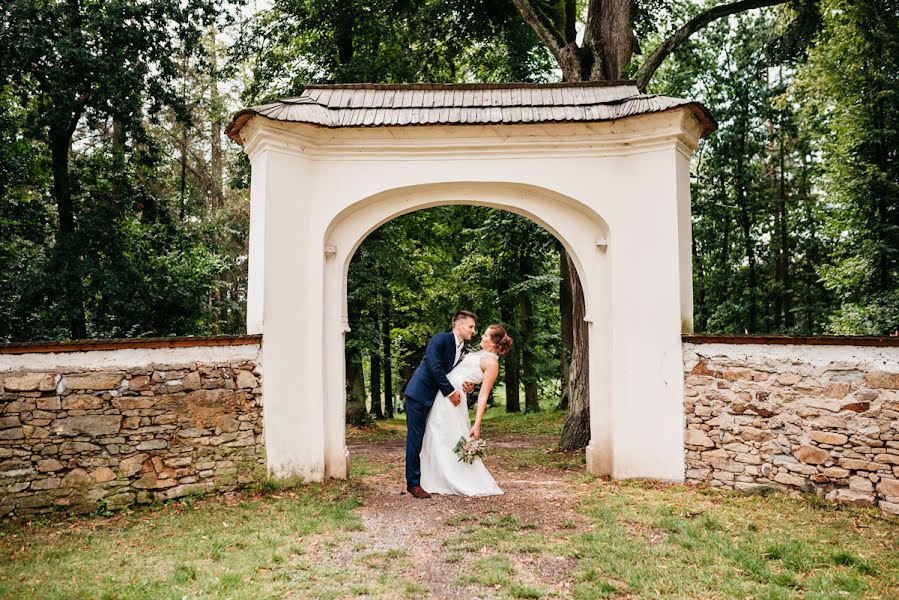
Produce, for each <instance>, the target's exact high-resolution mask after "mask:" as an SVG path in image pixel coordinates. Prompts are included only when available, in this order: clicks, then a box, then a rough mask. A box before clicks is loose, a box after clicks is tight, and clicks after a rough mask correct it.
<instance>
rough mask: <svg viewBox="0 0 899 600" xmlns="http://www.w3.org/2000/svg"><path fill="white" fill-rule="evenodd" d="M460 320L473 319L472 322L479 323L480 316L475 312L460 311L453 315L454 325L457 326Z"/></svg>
mask: <svg viewBox="0 0 899 600" xmlns="http://www.w3.org/2000/svg"><path fill="white" fill-rule="evenodd" d="M459 319H471V320H472V321H477V320H478V316H477V315H476V314H474V313H473V312H470V311H467V310H460V311H457V312H456V314H454V315H453V325H455V324H456V321H458V320H459Z"/></svg>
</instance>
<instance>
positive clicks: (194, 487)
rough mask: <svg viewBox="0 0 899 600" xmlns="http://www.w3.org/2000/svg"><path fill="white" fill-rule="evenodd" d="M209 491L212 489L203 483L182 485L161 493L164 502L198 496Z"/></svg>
mask: <svg viewBox="0 0 899 600" xmlns="http://www.w3.org/2000/svg"><path fill="white" fill-rule="evenodd" d="M210 489H212V488H211V487H210V486H209V485H207V484H205V483H186V484H182V485H176V486H175V487H173V488H171V489H169V490H166V491H165V492H164V493H163V497H164V498H165V499H166V500H171V499H173V498H182V497H184V496H196V495H199V494H205V493H206V492H208V491H209V490H210Z"/></svg>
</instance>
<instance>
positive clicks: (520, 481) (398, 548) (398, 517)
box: [329, 437, 588, 598]
mask: <svg viewBox="0 0 899 600" xmlns="http://www.w3.org/2000/svg"><path fill="white" fill-rule="evenodd" d="M491 442H492V446H493V450H492V452H491V455H490V456H489V457H488V458H487V465H488V467H489V468H490V470H491V472H492V473H493V475H494V477H495V478H496V480H497V482H498V483H499V485H500V487H501V488H502V489H503V490H504V491H505V495H503V496H499V497H488V498H465V497H459V496H438V495H435V496H434V497H433V498H432V499H430V500H420V499H416V498H413V497H411V496H410V495H409V494H407V493H406V492H405V486H404V476H403V469H404V448H405V446H404V444H403V442H402V441H380V442H365V443H354V444H351V445H350V446H349V450H350V455H351V457H352V459H355V460H357V461H361V463H362V464H363V465H365V469H364V470H365V471H366V472H368V473H369V474H366V475H363V476H362V478H361V488H362V495H363V506H361V507H360V508H359V509H357V514H359V515H360V516H361V519H362V523H363V530H361V531H359V532H355V533H353V534H352V536H351V539H349V540H347V541H345V542H344V543H341V544H340V546H339V547H338V548H335V549H333V550H332V551H331V552H330V553H329V554H330V557H329V558H330V559H331V560H337V561H341V562H343V563H344V564H350V563H351V562H358V561H359V560H364V557H365V556H366V555H367V556H372V555H373V554H375V553H377V554H378V555H380V556H388V557H389V556H392V557H403V558H404V559H405V560H402V561H394V562H395V563H396V565H398V566H399V567H400V568H399V572H396V574H397V575H400V576H401V577H402V578H404V579H406V580H407V581H410V580H411V581H413V582H415V584H416V585H417V586H418V588H419V589H420V591H421V592H422V594H421V596H422V597H431V598H489V597H494V596H495V595H496V594H494V593H493V591H492V589H491V587H490V586H489V585H485V584H484V582H483V581H481V582H479V583H478V584H466V583H465V582H466V581H467V580H470V579H471V578H472V577H474V578H478V577H483V576H484V575H483V573H479V572H478V569H479V568H481V569H482V568H483V562H479V560H480V561H483V559H485V558H489V557H495V556H501V557H504V558H505V559H507V560H508V561H509V564H511V565H512V567H513V568H514V572H513V573H510V574H509V578H510V579H514V580H516V581H517V582H520V583H521V584H523V585H526V586H531V587H535V588H538V589H541V590H543V592H544V593H548V595H550V596H553V595H556V594H559V593H562V595H564V590H565V589H566V588H567V587H568V586H569V585H570V581H571V579H570V573H571V571H572V570H573V569H574V567H575V566H576V561H575V559H573V558H571V557H566V556H559V555H557V554H564V552H560V551H559V546H558V545H559V544H560V543H561V544H564V539H565V537H566V536H567V535H569V534H571V533H572V532H573V531H574V530H575V528H578V529H581V530H582V525H583V519H582V518H581V517H580V515H578V513H577V512H576V507H577V506H578V504H579V502H580V500H581V498H582V496H583V495H584V494H585V493H586V492H587V488H588V485H587V484H586V483H578V481H577V479H578V478H576V477H572V476H571V475H572V472H571V471H564V470H562V469H558V468H553V467H547V466H545V465H542V464H541V465H538V466H530V465H522V464H521V461H520V460H519V461H516V460H514V458H515V456H516V455H517V454H518V453H519V451H521V450H522V449H525V450H530V451H532V452H534V451H536V452H541V451H542V450H540V449H542V448H548V447H551V446H552V442H553V440H552V439H550V438H547V439H542V438H539V437H528V438H516V437H505V438H497V439H494V440H491ZM352 459H351V460H352ZM535 544H537V547H534V546H535ZM478 546H481V547H480V548H478ZM499 588H500V586H498V585H497V586H496V589H497V590H498V589H499ZM411 595H416V594H411ZM398 596H402V594H398Z"/></svg>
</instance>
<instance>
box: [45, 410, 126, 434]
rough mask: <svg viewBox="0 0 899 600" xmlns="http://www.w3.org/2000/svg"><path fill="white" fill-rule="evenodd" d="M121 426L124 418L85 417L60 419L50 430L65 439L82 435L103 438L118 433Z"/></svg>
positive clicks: (115, 416) (105, 416) (111, 416)
mask: <svg viewBox="0 0 899 600" xmlns="http://www.w3.org/2000/svg"><path fill="white" fill-rule="evenodd" d="M121 425H122V417H120V416H118V415H85V416H81V417H68V418H65V419H58V420H56V421H54V422H53V424H52V425H51V427H50V430H51V431H52V432H53V433H54V434H56V435H61V436H65V437H74V436H76V435H82V434H84V435H90V436H103V435H114V434H116V433H118V432H119V429H120V428H121Z"/></svg>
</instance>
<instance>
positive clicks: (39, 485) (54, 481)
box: [31, 477, 61, 491]
mask: <svg viewBox="0 0 899 600" xmlns="http://www.w3.org/2000/svg"><path fill="white" fill-rule="evenodd" d="M60 481H61V480H60V478H59V477H48V478H47V479H38V480H37V481H33V482H32V483H31V489H33V490H41V491H43V490H55V489H56V488H58V487H59V484H60Z"/></svg>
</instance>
